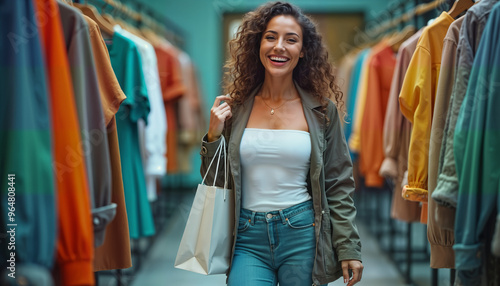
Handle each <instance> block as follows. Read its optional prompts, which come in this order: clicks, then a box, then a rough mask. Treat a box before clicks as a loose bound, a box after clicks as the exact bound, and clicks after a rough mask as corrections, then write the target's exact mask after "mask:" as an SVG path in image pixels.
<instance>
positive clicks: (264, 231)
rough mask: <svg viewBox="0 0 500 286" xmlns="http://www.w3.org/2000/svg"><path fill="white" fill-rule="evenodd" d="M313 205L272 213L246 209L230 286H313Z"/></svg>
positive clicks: (242, 214) (243, 211)
mask: <svg viewBox="0 0 500 286" xmlns="http://www.w3.org/2000/svg"><path fill="white" fill-rule="evenodd" d="M315 252H316V239H315V235H314V210H313V205H312V201H307V202H303V203H300V204H297V205H295V206H292V207H289V208H286V209H283V210H279V211H271V212H254V211H250V210H247V209H242V210H241V213H240V220H239V225H238V236H237V238H236V248H235V251H234V258H233V263H232V265H231V272H230V274H229V280H228V285H229V286H276V285H277V284H278V283H279V285H280V286H311V285H312V268H313V263H314V256H315Z"/></svg>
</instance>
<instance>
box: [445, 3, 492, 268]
mask: <svg viewBox="0 0 500 286" xmlns="http://www.w3.org/2000/svg"><path fill="white" fill-rule="evenodd" d="M499 35H500V3H498V4H496V5H495V6H494V7H493V9H492V11H491V14H490V17H489V18H488V22H487V24H486V27H485V29H484V31H483V35H482V37H481V41H480V43H479V46H478V49H477V53H476V56H475V58H474V62H473V64H472V70H471V74H470V78H469V85H468V87H467V93H466V95H465V98H464V101H463V104H462V105H461V108H460V113H459V116H458V119H457V124H456V127H455V136H454V141H453V146H454V155H455V162H456V170H457V175H458V181H459V184H458V185H459V187H458V200H457V212H456V217H455V245H454V246H453V249H454V250H455V259H456V262H455V264H456V268H457V270H471V269H477V268H479V267H481V265H482V263H483V255H484V252H485V251H490V249H491V248H490V245H484V241H482V237H483V235H484V232H485V230H486V229H491V228H493V227H494V226H493V225H487V222H488V220H489V219H490V218H491V216H493V215H494V216H495V217H496V216H497V214H498V212H499V211H500V195H499V194H500V180H499V178H500V164H499V160H500V148H499V145H500V112H499V110H500V84H499V81H500V37H499ZM494 211H495V212H496V213H493V212H494Z"/></svg>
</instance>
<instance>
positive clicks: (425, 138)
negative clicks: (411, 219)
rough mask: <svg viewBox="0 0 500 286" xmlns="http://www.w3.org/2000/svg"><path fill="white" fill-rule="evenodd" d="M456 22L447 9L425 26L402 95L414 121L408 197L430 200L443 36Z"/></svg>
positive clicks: (404, 107) (405, 191)
mask: <svg viewBox="0 0 500 286" xmlns="http://www.w3.org/2000/svg"><path fill="white" fill-rule="evenodd" d="M453 21H454V19H453V18H452V17H451V16H450V15H449V14H448V13H446V12H443V13H441V15H440V16H439V17H438V18H437V19H436V20H435V21H434V22H433V23H432V24H431V25H430V26H427V27H426V28H424V30H423V32H422V35H421V36H420V38H419V41H418V44H417V49H416V50H415V53H414V54H413V57H412V59H411V62H410V65H409V67H408V70H407V72H406V75H405V79H404V82H403V87H402V89H401V93H400V95H399V106H400V108H401V112H402V113H403V115H404V116H405V117H406V118H407V119H408V120H409V121H410V122H411V123H412V124H413V128H412V134H411V141H410V151H409V157H408V185H407V186H405V187H404V188H403V197H404V198H405V199H408V200H413V201H420V202H424V203H426V202H427V195H428V185H427V175H428V166H429V139H430V133H431V132H430V131H431V128H430V126H431V123H432V110H433V106H434V99H435V95H436V86H437V82H438V77H439V70H440V66H441V52H442V49H443V39H444V37H445V36H446V32H447V31H448V27H449V26H450V24H451V23H452V22H453ZM425 215H427V212H426V211H425Z"/></svg>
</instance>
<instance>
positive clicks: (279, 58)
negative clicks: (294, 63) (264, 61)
mask: <svg viewBox="0 0 500 286" xmlns="http://www.w3.org/2000/svg"><path fill="white" fill-rule="evenodd" d="M268 58H269V59H270V60H271V61H272V62H275V63H285V62H288V61H289V60H290V59H289V58H287V57H283V56H269V57H268Z"/></svg>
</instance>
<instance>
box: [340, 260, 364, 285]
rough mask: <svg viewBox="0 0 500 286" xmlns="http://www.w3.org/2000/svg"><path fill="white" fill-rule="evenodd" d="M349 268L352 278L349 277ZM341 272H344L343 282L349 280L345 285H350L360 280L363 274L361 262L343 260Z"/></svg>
mask: <svg viewBox="0 0 500 286" xmlns="http://www.w3.org/2000/svg"><path fill="white" fill-rule="evenodd" d="M349 269H351V270H352V279H350V277H349ZM342 272H343V274H344V283H347V282H349V284H347V286H352V285H354V284H356V283H358V282H359V281H360V280H361V276H363V264H361V261H359V260H343V261H342Z"/></svg>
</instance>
